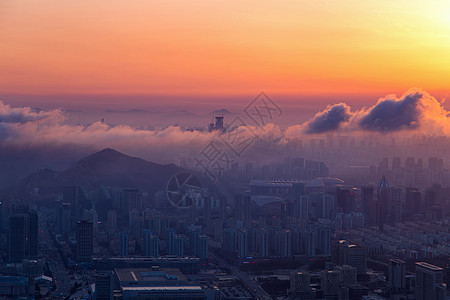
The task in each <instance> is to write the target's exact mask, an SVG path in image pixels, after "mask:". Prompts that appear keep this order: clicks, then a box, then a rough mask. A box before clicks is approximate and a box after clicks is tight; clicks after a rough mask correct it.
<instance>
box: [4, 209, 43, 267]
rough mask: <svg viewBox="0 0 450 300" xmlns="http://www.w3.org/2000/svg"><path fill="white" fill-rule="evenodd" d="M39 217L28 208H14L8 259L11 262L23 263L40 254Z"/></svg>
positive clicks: (10, 219) (10, 226) (11, 218)
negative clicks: (23, 260) (24, 260)
mask: <svg viewBox="0 0 450 300" xmlns="http://www.w3.org/2000/svg"><path fill="white" fill-rule="evenodd" d="M37 239H38V217H37V214H36V212H35V211H34V210H30V211H29V210H28V206H16V207H13V215H11V216H10V217H9V234H8V257H9V261H10V262H21V261H22V259H24V258H34V257H36V256H37V254H38V242H37Z"/></svg>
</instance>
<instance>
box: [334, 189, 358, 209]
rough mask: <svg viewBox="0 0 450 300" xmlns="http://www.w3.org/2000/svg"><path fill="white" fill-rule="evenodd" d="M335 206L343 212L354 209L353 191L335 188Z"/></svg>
mask: <svg viewBox="0 0 450 300" xmlns="http://www.w3.org/2000/svg"><path fill="white" fill-rule="evenodd" d="M336 206H337V207H338V208H339V209H340V211H341V212H342V213H344V214H348V213H350V212H352V211H355V193H354V192H353V191H352V190H350V189H343V188H337V189H336Z"/></svg>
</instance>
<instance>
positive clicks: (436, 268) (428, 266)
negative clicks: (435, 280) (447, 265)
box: [416, 262, 444, 271]
mask: <svg viewBox="0 0 450 300" xmlns="http://www.w3.org/2000/svg"><path fill="white" fill-rule="evenodd" d="M416 266H419V267H422V268H425V269H428V270H432V271H443V270H444V269H442V268H441V267H438V266H435V265H432V264H429V263H426V262H416Z"/></svg>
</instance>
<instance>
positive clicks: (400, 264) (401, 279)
mask: <svg viewBox="0 0 450 300" xmlns="http://www.w3.org/2000/svg"><path fill="white" fill-rule="evenodd" d="M388 267H389V286H390V288H391V289H392V291H393V292H394V293H397V292H401V291H403V290H404V289H405V288H406V262H404V261H403V260H400V259H391V260H389V265H388Z"/></svg>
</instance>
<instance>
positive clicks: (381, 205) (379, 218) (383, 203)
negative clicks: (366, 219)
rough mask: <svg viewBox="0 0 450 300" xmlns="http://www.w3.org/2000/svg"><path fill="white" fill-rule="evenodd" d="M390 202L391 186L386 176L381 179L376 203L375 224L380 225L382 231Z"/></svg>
mask: <svg viewBox="0 0 450 300" xmlns="http://www.w3.org/2000/svg"><path fill="white" fill-rule="evenodd" d="M389 202H390V186H389V183H388V181H387V180H386V177H384V176H383V178H382V179H381V181H380V184H379V185H378V190H377V201H376V205H375V224H376V225H377V226H378V229H379V230H380V231H383V226H384V223H385V219H386V214H387V211H388V209H387V208H388V206H389Z"/></svg>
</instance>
